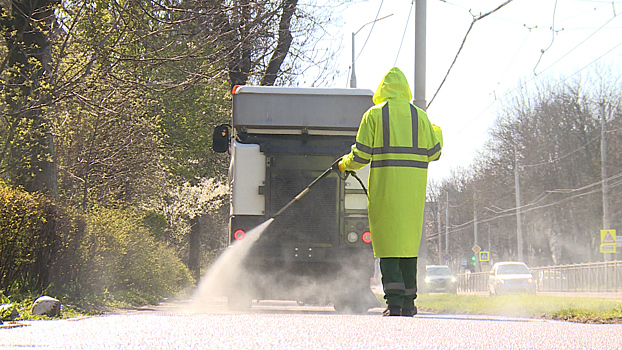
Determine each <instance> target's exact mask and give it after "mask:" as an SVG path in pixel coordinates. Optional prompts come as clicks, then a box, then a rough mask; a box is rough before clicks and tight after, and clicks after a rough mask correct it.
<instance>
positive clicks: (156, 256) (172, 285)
mask: <svg viewBox="0 0 622 350" xmlns="http://www.w3.org/2000/svg"><path fill="white" fill-rule="evenodd" d="M87 221H88V224H87V234H86V235H85V238H84V240H83V241H82V245H81V247H80V261H81V268H80V270H81V272H80V275H79V283H80V287H81V290H82V292H84V293H86V294H94V295H101V296H104V297H108V298H109V299H114V300H123V301H126V302H130V303H135V304H143V303H154V302H157V301H158V300H159V299H160V298H162V297H165V296H170V295H173V294H175V293H177V292H179V291H181V290H182V289H183V288H184V287H186V286H188V285H190V284H191V283H192V282H193V280H192V277H191V276H190V274H189V272H188V270H187V268H186V267H185V266H184V265H183V264H182V262H181V261H180V260H179V259H178V258H177V256H176V255H175V252H174V250H173V249H172V248H170V247H168V246H166V245H164V244H163V243H162V242H160V241H156V240H155V239H154V238H153V235H152V234H151V232H149V230H148V229H147V228H146V226H144V225H143V224H142V222H143V220H142V218H141V217H139V216H138V215H137V214H134V213H132V212H130V211H128V210H120V209H105V208H97V209H95V210H93V211H91V212H90V213H89V215H88V220H87Z"/></svg>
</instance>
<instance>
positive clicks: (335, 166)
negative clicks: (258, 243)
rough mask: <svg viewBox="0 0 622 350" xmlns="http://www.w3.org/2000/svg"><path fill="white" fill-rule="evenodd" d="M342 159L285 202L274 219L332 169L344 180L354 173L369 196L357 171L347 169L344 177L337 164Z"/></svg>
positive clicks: (338, 159)
mask: <svg viewBox="0 0 622 350" xmlns="http://www.w3.org/2000/svg"><path fill="white" fill-rule="evenodd" d="M340 160H341V157H339V158H337V160H336V161H335V162H334V163H333V164H332V165H331V166H330V168H328V169H326V170H325V171H324V172H323V173H322V174H321V175H320V176H318V177H317V178H315V180H313V182H311V183H310V184H309V186H307V187H306V188H305V189H304V190H302V192H300V193H299V194H298V195H297V196H296V197H294V199H292V200H291V201H289V203H287V204H285V206H284V207H283V208H281V209H280V210H279V211H278V212H276V214H274V216H273V217H272V219H274V218H276V217H277V216H279V215H281V213H282V212H284V211H285V209H287V208H289V206H290V205H292V204H294V202H297V201H298V200H299V199H300V198H302V197H303V196H304V195H305V194H307V193H308V192H309V190H311V187H313V186H315V184H317V183H318V182H320V180H322V179H323V178H325V177H326V176H327V175H328V174H330V173H331V172H332V171H336V172H337V174H338V176H339V178H340V179H342V180H344V181H345V180H346V179H347V178H348V176H350V175H352V176H353V177H354V178H355V179H357V180H358V182H359V183H360V184H361V187H363V191H365V196H367V195H368V194H367V189H366V188H365V185H364V184H363V181H362V180H361V179H360V178H359V177H358V176H357V175H356V173H355V172H354V171H346V172H345V174H344V175H343V177H342V175H341V171H340V170H339V167H338V165H337V164H339V161H340Z"/></svg>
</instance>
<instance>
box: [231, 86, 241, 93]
mask: <svg viewBox="0 0 622 350" xmlns="http://www.w3.org/2000/svg"><path fill="white" fill-rule="evenodd" d="M240 86H242V85H236V86H234V87H233V89H231V94H232V95H235V94H236V93H237V92H238V88H239V87H240Z"/></svg>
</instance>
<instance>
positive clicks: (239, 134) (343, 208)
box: [214, 86, 379, 312]
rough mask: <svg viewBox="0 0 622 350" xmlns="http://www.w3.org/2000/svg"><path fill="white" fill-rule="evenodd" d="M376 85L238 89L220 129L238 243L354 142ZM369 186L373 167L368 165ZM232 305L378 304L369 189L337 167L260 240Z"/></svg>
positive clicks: (363, 174)
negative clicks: (373, 280) (229, 115)
mask: <svg viewBox="0 0 622 350" xmlns="http://www.w3.org/2000/svg"><path fill="white" fill-rule="evenodd" d="M372 96H373V92H372V91H371V90H367V89H337V88H290V87H262V86H239V87H236V88H234V92H233V108H232V110H233V113H232V118H231V124H228V125H221V126H218V127H217V128H216V129H215V131H214V150H215V151H218V152H226V151H228V152H230V154H231V163H230V168H229V182H230V189H231V193H230V200H231V201H230V203H231V204H230V217H229V231H230V232H229V242H230V243H233V242H234V241H235V240H242V239H244V238H245V233H246V232H247V231H248V230H250V229H252V228H254V227H256V226H257V225H259V224H261V223H262V222H264V221H265V220H267V219H269V218H272V217H274V215H275V214H276V213H277V212H279V209H281V208H283V207H284V206H285V205H286V204H288V203H289V202H290V201H291V200H292V198H294V197H295V196H296V195H298V194H299V193H300V192H301V191H302V190H304V189H305V188H306V187H307V185H309V183H311V182H312V181H313V180H314V179H316V178H317V177H318V176H319V175H321V174H322V173H323V172H324V171H325V170H326V169H329V168H330V167H331V165H332V164H333V162H334V161H335V160H336V159H338V158H339V157H340V156H342V155H344V154H346V153H348V152H349V151H350V147H351V146H352V144H354V142H355V137H356V133H357V130H358V126H359V124H360V121H361V117H362V115H363V113H365V111H366V110H367V109H368V108H369V107H371V106H372V105H373V102H372ZM357 174H358V176H359V177H360V178H361V179H362V180H363V182H364V183H366V181H367V177H368V170H367V169H366V168H364V169H363V170H361V171H359V172H358V173H357ZM244 259H245V261H244V262H243V264H242V266H243V267H244V270H243V271H242V273H241V275H240V276H239V278H238V281H237V286H236V287H235V288H234V289H233V290H232V291H231V292H230V294H229V295H228V300H229V305H230V306H231V307H233V308H236V309H247V308H249V307H250V306H251V301H252V300H253V299H255V300H274V299H277V300H295V301H297V302H298V303H299V304H321V305H327V304H332V305H334V307H335V309H336V310H337V311H346V310H349V311H352V312H365V311H366V310H367V309H368V308H369V307H373V306H376V305H379V304H378V301H377V300H376V299H375V297H374V296H373V294H372V293H371V290H370V278H371V277H372V276H373V274H374V259H373V252H372V248H371V235H370V233H369V222H368V219H367V198H366V194H365V190H364V188H363V187H362V186H361V184H359V182H358V181H357V180H355V179H354V178H353V177H347V178H346V179H345V180H343V179H342V178H341V177H340V174H338V173H336V172H333V173H331V174H330V175H328V176H327V177H325V178H323V179H322V180H321V182H319V183H318V184H317V185H316V186H314V187H313V188H312V189H311V190H310V191H309V192H308V193H307V194H305V196H304V197H302V198H300V200H298V201H297V202H296V203H294V204H292V205H291V207H289V208H288V209H287V210H286V211H284V212H283V213H282V214H280V215H279V216H278V217H277V218H275V221H274V222H273V223H272V224H271V225H270V226H269V227H268V229H267V230H266V231H265V232H264V233H263V234H262V235H261V237H260V238H259V240H258V241H257V242H255V244H254V245H253V247H252V248H251V250H250V252H249V254H248V256H247V257H245V258H244Z"/></svg>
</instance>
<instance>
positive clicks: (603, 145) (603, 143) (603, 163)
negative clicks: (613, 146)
mask: <svg viewBox="0 0 622 350" xmlns="http://www.w3.org/2000/svg"><path fill="white" fill-rule="evenodd" d="M606 129H607V118H606V117H605V102H604V101H603V102H602V103H601V105H600V176H601V180H602V188H603V228H602V229H603V230H608V229H610V227H609V200H608V190H609V189H608V188H607V140H606V139H605V134H606ZM604 255H605V261H607V260H610V259H609V258H610V257H611V254H607V253H604Z"/></svg>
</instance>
